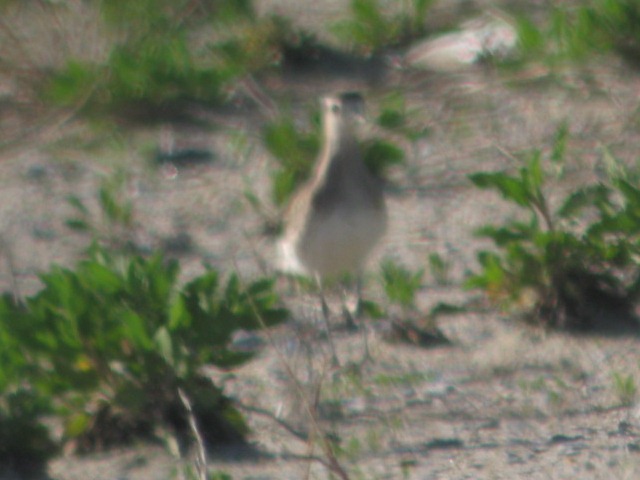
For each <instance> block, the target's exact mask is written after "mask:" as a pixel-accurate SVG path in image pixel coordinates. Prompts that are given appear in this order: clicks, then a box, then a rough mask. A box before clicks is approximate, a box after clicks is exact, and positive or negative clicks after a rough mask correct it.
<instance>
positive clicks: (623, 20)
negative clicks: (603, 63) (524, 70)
mask: <svg viewBox="0 0 640 480" xmlns="http://www.w3.org/2000/svg"><path fill="white" fill-rule="evenodd" d="M639 27H640V3H639V2H638V1H637V0H590V1H588V2H584V3H583V4H581V5H563V4H558V5H554V6H553V7H552V8H551V10H550V14H549V19H548V21H547V22H546V23H545V24H544V25H543V26H541V27H537V26H536V25H535V24H534V23H533V22H532V21H530V20H529V19H527V18H524V17H522V18H520V19H519V20H518V24H517V29H518V36H519V40H520V47H521V51H522V53H523V56H524V58H525V59H535V60H540V61H543V62H545V63H546V64H547V65H548V66H551V67H553V66H556V65H558V64H562V63H566V62H574V63H577V62H584V61H585V60H588V59H589V58H590V57H591V56H593V55H594V54H600V53H604V52H607V51H611V50H615V51H617V52H620V53H621V54H622V55H624V56H625V57H627V58H629V59H631V60H633V61H634V62H635V63H637V62H638V60H639V59H640V33H638V32H640V28H639Z"/></svg>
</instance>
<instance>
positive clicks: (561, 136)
mask: <svg viewBox="0 0 640 480" xmlns="http://www.w3.org/2000/svg"><path fill="white" fill-rule="evenodd" d="M568 138H569V124H568V122H566V121H565V122H562V124H561V125H560V127H558V129H557V130H556V133H555V135H554V138H553V149H552V151H551V161H552V162H553V163H555V164H559V163H562V161H563V160H564V155H565V151H566V149H567V139H568Z"/></svg>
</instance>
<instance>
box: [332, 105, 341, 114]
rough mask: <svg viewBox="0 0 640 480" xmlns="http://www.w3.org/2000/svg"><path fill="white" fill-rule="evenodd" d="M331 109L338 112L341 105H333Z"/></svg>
mask: <svg viewBox="0 0 640 480" xmlns="http://www.w3.org/2000/svg"><path fill="white" fill-rule="evenodd" d="M331 111H332V112H333V113H338V112H340V105H336V104H333V105H331Z"/></svg>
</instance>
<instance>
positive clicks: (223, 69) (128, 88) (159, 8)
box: [45, 0, 295, 119]
mask: <svg viewBox="0 0 640 480" xmlns="http://www.w3.org/2000/svg"><path fill="white" fill-rule="evenodd" d="M96 8H99V10H100V13H101V17H102V19H103V22H104V24H105V26H106V30H107V31H108V32H109V33H110V35H111V36H112V37H114V38H115V40H114V41H113V43H112V45H111V48H110V51H109V55H108V57H107V58H106V59H105V60H103V61H98V62H96V61H81V60H78V59H76V58H69V59H68V60H67V63H66V65H65V66H64V67H63V68H61V69H59V70H58V71H55V72H54V73H53V75H51V77H50V81H49V84H48V85H47V87H46V89H45V97H46V98H47V99H49V100H51V101H52V102H54V103H56V104H61V105H80V106H83V107H84V109H85V110H86V111H88V112H89V113H91V112H94V111H98V112H103V111H105V110H106V111H107V112H114V113H122V112H124V113H127V114H128V117H129V118H130V117H131V115H132V114H133V113H139V114H141V115H142V116H143V118H145V119H148V118H158V115H159V114H164V115H166V114H172V113H174V114H175V113H176V112H179V111H180V110H179V109H180V107H181V105H182V104H183V102H184V101H185V100H187V101H189V100H197V101H201V102H207V103H221V102H223V101H225V100H226V99H227V96H228V93H229V89H230V88H232V83H233V81H235V80H237V79H238V78H240V77H242V76H244V75H247V74H249V73H253V72H256V71H259V70H262V69H264V68H267V67H269V66H271V65H273V64H277V63H278V62H279V60H280V57H281V54H282V49H283V48H284V46H285V45H286V44H287V43H288V42H290V41H291V39H292V38H294V37H295V34H294V32H293V29H292V28H291V26H290V25H289V24H288V23H287V22H286V21H284V20H283V19H281V18H279V17H265V18H257V17H256V16H255V14H254V11H253V7H252V3H251V2H250V1H248V0H242V1H236V0H218V1H206V2H193V1H190V0H178V1H173V0H160V1H157V0H141V1H139V2H124V1H121V0H113V1H108V2H100V3H99V4H98V5H97V7H96ZM151 114H153V115H151Z"/></svg>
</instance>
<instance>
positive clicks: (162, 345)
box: [153, 327, 176, 365]
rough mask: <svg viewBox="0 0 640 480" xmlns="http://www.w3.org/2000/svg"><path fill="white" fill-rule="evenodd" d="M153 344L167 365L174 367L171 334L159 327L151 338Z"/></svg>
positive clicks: (164, 328)
mask: <svg viewBox="0 0 640 480" xmlns="http://www.w3.org/2000/svg"><path fill="white" fill-rule="evenodd" d="M153 343H154V344H155V347H156V350H157V351H158V353H159V354H160V356H161V357H162V358H164V360H165V362H167V364H168V365H175V360H176V359H175V357H174V354H173V341H172V339H171V334H170V333H169V330H168V329H167V328H166V327H160V328H159V329H158V330H157V331H156V333H155V334H154V336H153Z"/></svg>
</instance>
